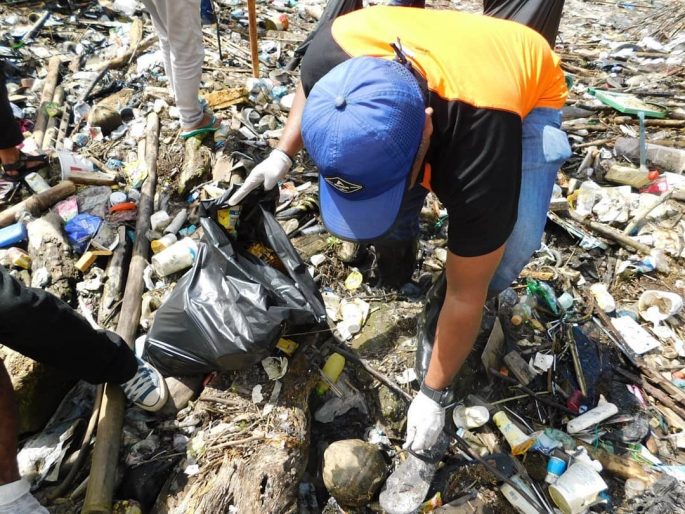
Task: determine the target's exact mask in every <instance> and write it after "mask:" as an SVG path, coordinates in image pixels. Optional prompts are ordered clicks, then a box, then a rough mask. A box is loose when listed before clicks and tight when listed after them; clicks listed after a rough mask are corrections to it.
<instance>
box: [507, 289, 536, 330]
mask: <svg viewBox="0 0 685 514" xmlns="http://www.w3.org/2000/svg"><path fill="white" fill-rule="evenodd" d="M535 303H536V302H535V298H533V297H532V296H529V295H523V296H522V297H521V299H520V300H519V302H518V303H517V304H516V305H514V307H513V309H512V310H511V323H512V325H515V326H519V325H520V324H521V323H525V322H526V321H528V320H529V319H531V318H532V317H533V309H535Z"/></svg>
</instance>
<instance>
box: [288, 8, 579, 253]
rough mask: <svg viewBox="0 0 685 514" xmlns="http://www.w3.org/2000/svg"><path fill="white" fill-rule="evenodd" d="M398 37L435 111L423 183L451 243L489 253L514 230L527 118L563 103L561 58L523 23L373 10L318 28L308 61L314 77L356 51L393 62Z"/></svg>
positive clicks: (307, 82) (310, 81)
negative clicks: (444, 214) (443, 216)
mask: <svg viewBox="0 0 685 514" xmlns="http://www.w3.org/2000/svg"><path fill="white" fill-rule="evenodd" d="M398 39H399V42H400V44H401V48H402V50H403V52H404V53H405V55H406V56H407V57H408V58H409V60H410V61H411V63H412V65H413V67H414V68H415V69H416V70H417V72H418V73H420V74H421V76H422V77H423V78H424V79H425V82H426V88H427V105H428V106H430V107H432V108H433V110H434V114H433V127H434V132H433V136H432V138H431V145H430V149H429V151H428V155H427V158H426V166H425V172H424V182H423V184H424V186H426V187H429V188H430V189H432V190H433V191H434V192H435V193H436V195H437V196H438V198H439V199H440V201H441V202H442V203H443V205H444V206H445V207H446V208H447V211H448V214H449V218H450V228H449V241H448V247H449V249H450V250H451V251H452V252H454V253H456V254H457V255H461V256H476V255H483V254H486V253H489V252H491V251H493V250H495V249H496V248H498V247H499V246H501V245H502V244H504V243H505V242H506V240H507V238H508V237H509V234H510V233H511V231H512V230H513V227H514V224H515V222H516V215H517V208H518V193H519V189H520V182H521V141H522V139H521V138H522V136H521V124H522V119H523V118H525V116H526V115H527V114H528V113H529V112H530V111H531V110H533V109H535V108H539V107H547V108H552V109H560V108H561V107H562V106H563V105H564V103H565V100H566V96H567V89H566V84H565V80H564V76H563V72H562V71H561V68H560V66H559V59H558V57H557V56H556V55H555V54H554V52H552V50H551V49H550V47H549V45H548V43H547V42H546V41H545V39H544V38H543V37H542V36H540V35H539V34H538V33H537V32H535V31H534V30H532V29H529V28H527V27H525V26H523V25H521V24H519V23H515V22H511V21H506V20H499V19H495V18H491V17H487V16H482V15H474V14H467V13H461V12H456V11H436V10H425V9H414V8H408V7H385V6H378V7H370V8H367V9H361V10H358V11H354V12H352V13H350V14H347V15H344V16H341V17H339V18H336V19H335V20H333V22H332V23H329V24H328V25H326V26H322V27H321V28H320V29H319V30H318V33H317V35H316V37H315V38H314V39H313V40H312V42H311V45H310V47H309V48H308V50H307V53H306V54H305V56H304V59H303V61H302V72H301V74H302V85H303V88H304V91H305V94H306V95H308V94H309V92H310V91H311V89H312V87H313V86H314V84H315V83H316V82H317V81H318V80H319V79H320V78H321V77H323V76H324V75H325V74H326V73H328V71H330V70H331V69H332V68H334V67H335V66H336V65H338V64H340V63H341V62H343V61H345V60H347V59H349V58H351V57H357V56H372V57H379V58H382V59H390V60H392V59H395V57H396V54H395V51H394V50H393V48H392V47H391V44H392V43H397V41H398Z"/></svg>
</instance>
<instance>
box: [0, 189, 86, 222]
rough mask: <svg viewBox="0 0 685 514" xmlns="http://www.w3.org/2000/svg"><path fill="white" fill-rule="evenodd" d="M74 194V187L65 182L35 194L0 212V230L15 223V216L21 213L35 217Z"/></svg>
mask: <svg viewBox="0 0 685 514" xmlns="http://www.w3.org/2000/svg"><path fill="white" fill-rule="evenodd" d="M75 192H76V186H75V185H74V183H73V182H71V181H69V180H65V181H64V182H60V183H59V184H57V185H56V186H53V187H51V188H50V189H48V190H47V191H43V192H42V193H38V194H35V195H33V196H31V197H29V198H27V199H26V200H24V201H23V202H19V203H18V204H15V205H13V206H12V207H9V208H7V209H5V210H4V211H2V212H0V228H2V227H6V226H7V225H11V224H12V223H14V222H15V221H16V216H17V214H19V213H20V212H22V211H28V212H29V213H31V214H32V215H33V216H37V215H38V214H40V213H41V212H43V211H45V210H47V209H49V208H50V207H52V206H53V205H55V204H56V203H57V202H59V201H60V200H64V199H65V198H66V197H67V196H71V195H73V194H74V193H75Z"/></svg>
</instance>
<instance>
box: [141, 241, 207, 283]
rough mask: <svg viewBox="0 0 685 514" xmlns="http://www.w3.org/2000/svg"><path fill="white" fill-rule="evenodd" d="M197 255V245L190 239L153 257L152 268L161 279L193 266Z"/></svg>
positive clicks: (175, 244)
mask: <svg viewBox="0 0 685 514" xmlns="http://www.w3.org/2000/svg"><path fill="white" fill-rule="evenodd" d="M196 255H197V243H196V242H195V241H193V240H192V239H190V238H189V237H184V238H183V239H181V240H180V241H177V242H176V243H174V244H172V245H171V246H169V247H168V248H167V249H165V250H162V251H161V252H159V253H158V254H156V255H153V256H152V268H153V269H154V270H155V273H157V275H158V276H160V277H166V276H167V275H171V274H172V273H176V272H177V271H181V270H184V269H186V268H189V267H190V266H192V265H193V261H194V260H195V256H196Z"/></svg>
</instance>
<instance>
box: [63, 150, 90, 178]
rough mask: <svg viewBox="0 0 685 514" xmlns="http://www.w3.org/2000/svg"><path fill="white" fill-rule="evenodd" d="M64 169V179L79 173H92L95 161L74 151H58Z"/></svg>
mask: <svg viewBox="0 0 685 514" xmlns="http://www.w3.org/2000/svg"><path fill="white" fill-rule="evenodd" d="M57 157H58V158H59V165H60V168H61V170H62V180H69V178H71V177H74V176H78V174H79V173H92V172H93V163H92V162H90V161H89V160H88V159H86V158H84V157H81V156H80V155H79V154H77V153H74V152H57Z"/></svg>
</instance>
